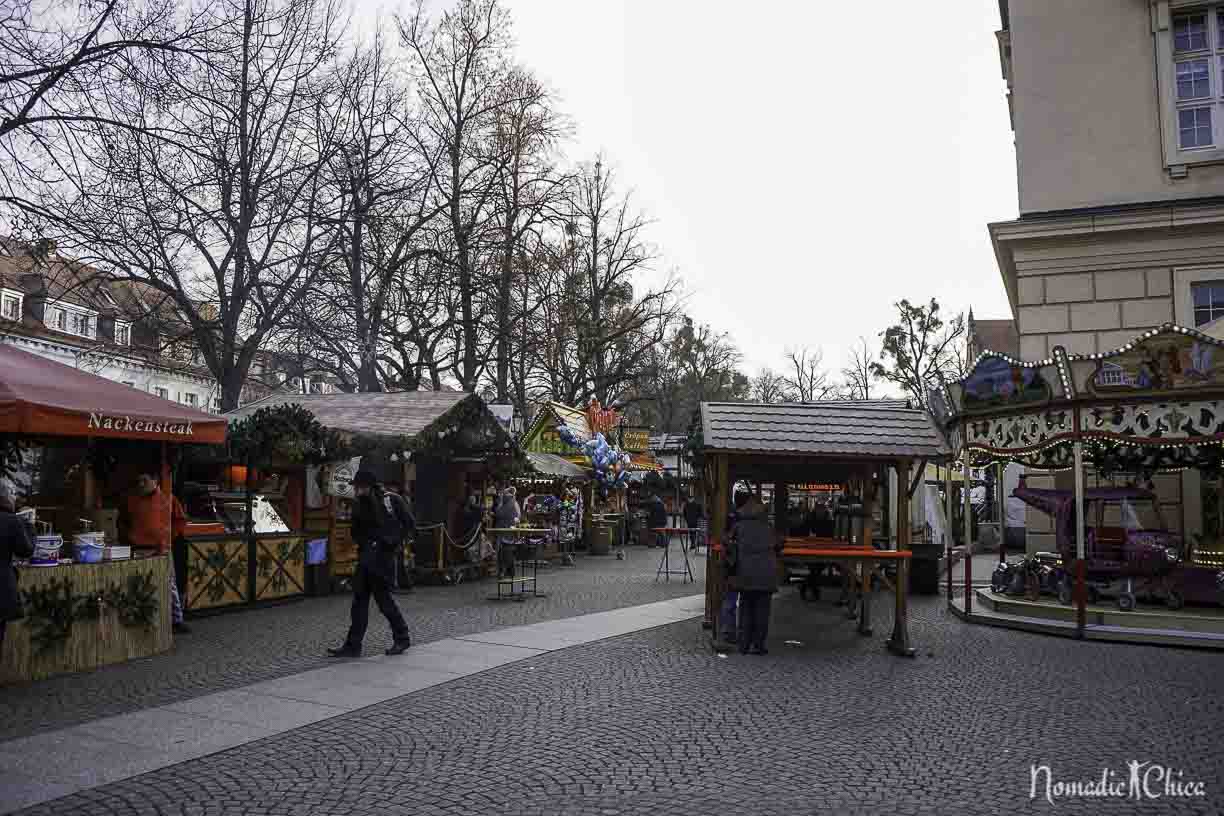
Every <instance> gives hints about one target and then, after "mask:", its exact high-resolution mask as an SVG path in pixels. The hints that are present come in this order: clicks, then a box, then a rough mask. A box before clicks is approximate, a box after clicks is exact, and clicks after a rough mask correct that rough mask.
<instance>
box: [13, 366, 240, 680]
mask: <svg viewBox="0 0 1224 816" xmlns="http://www.w3.org/2000/svg"><path fill="white" fill-rule="evenodd" d="M225 435H226V424H225V420H223V419H221V418H219V417H216V416H212V415H210V414H205V413H202V412H200V411H196V410H193V409H190V408H186V407H184V406H181V405H177V404H175V403H172V402H169V401H167V400H163V399H160V398H158V397H154V396H151V395H149V394H146V393H144V392H142V391H138V390H136V389H134V388H131V387H129V386H126V385H122V384H120V383H116V382H112V381H110V380H106V379H103V378H101V377H97V376H95V375H93V374H89V373H87V372H84V371H80V370H78V369H75V368H71V367H69V366H65V365H62V364H60V363H56V362H54V361H51V360H47V359H45V358H43V357H38V356H35V355H33V354H29V353H27V352H24V351H21V350H19V349H16V348H14V347H12V346H8V345H0V459H2V460H3V462H2V464H3V466H4V467H3V471H4V474H3V475H5V476H6V477H7V478H8V479H9V480H10V481H11V482H12V483H13V486H14V487H15V489H16V493H17V494H18V509H22V508H25V509H26V510H27V512H31V511H32V514H33V516H34V523H35V525H36V528H37V531H38V532H39V533H40V535H41V536H42V538H41V540H40V546H39V547H38V548H37V549H36V552H35V558H33V559H31V560H30V561H31V563H29V564H21V565H20V566H19V570H20V573H21V575H20V582H19V588H20V591H21V592H22V594H23V596H24V598H25V601H26V603H25V607H26V617H25V618H24V619H23V620H20V621H17V622H14V623H10V624H9V626H8V629H7V633H6V635H5V638H4V651H3V656H2V658H3V659H2V660H0V682H3V683H13V682H21V681H27V680H37V679H41V678H44V677H48V676H51V675H54V674H60V673H64V672H72V671H81V670H84V669H91V668H94V667H97V666H102V665H106V664H109V663H118V662H122V661H125V660H130V659H134V658H138V657H146V656H148V655H151V654H156V653H159V652H164V651H166V650H167V649H169V648H170V646H171V644H172V642H173V639H172V634H171V626H170V592H169V585H170V579H169V567H170V564H169V559H168V556H166V555H162V554H159V553H157V552H156V551H152V550H150V551H145V550H141V549H138V548H133V547H131V546H130V544H131V542H130V541H128V540H126V539H125V538H124V537H122V535H121V530H122V529H123V528H122V527H120V525H119V521H120V518H119V517H120V507H121V506H122V504H123V502H124V500H125V494H126V493H127V491H128V489H129V488H130V487H131V486H132V484H133V483H134V481H135V479H136V477H137V475H139V474H140V473H152V474H154V475H158V476H160V489H161V490H162V491H163V492H164V493H167V494H168V493H170V491H171V485H172V478H171V467H172V461H173V460H174V459H175V458H177V454H178V449H179V446H181V445H183V444H197V445H219V444H222V443H224V442H225ZM165 508H166V509H165V512H166V517H165V520H164V522H165V529H166V530H167V532H168V531H169V529H170V527H171V522H170V512H171V510H170V502H169V500H167V501H166V502H165ZM57 542H62V545H57ZM56 550H58V557H57V553H56V552H55V551H56Z"/></svg>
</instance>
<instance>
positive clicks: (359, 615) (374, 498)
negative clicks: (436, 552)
mask: <svg viewBox="0 0 1224 816" xmlns="http://www.w3.org/2000/svg"><path fill="white" fill-rule="evenodd" d="M352 484H353V492H354V493H355V494H356V500H355V501H354V503H353V541H354V542H356V544H357V547H358V560H357V571H356V572H355V573H354V574H353V608H352V613H351V623H350V625H349V631H348V637H346V638H345V639H344V645H342V646H340V647H339V648H337V649H328V650H327V653H328V654H329V655H331V656H332V657H361V643H362V641H363V640H365V633H366V628H367V627H368V626H369V624H370V596H371V595H372V596H373V597H374V603H376V604H378V611H380V612H382V613H383V616H384V617H386V619H387V623H388V624H390V625H391V636H392V637H393V638H394V641H395V642H394V644H393V645H392V646H391V648H390V649H388V650H387V654H389V655H398V654H403V653H404V650H405V649H407V648H408V647H409V646H410V645H411V640H410V638H409V637H408V624H407V623H406V622H405V621H404V615H403V613H401V612H400V610H399V607H398V606H396V605H395V600H394V599H393V598H392V597H391V585H392V584H393V583H394V581H395V553H396V551H397V549H398V546H399V539H398V538H397V536H398V535H399V533H400V523H399V522H398V521H397V520H396V518H395V516H394V514H393V513H391V512H389V511H388V507H387V504H386V503H385V502H384V497H383V495H382V491H381V490H380V489H379V488H378V480H377V479H376V478H375V476H374V474H373V473H371V472H370V471H368V470H359V471H357V475H356V476H354V477H353V482H352Z"/></svg>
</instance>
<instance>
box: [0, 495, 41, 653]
mask: <svg viewBox="0 0 1224 816" xmlns="http://www.w3.org/2000/svg"><path fill="white" fill-rule="evenodd" d="M16 509H17V508H16V504H15V502H14V500H13V494H12V491H11V489H10V488H9V486H8V483H7V482H0V653H3V650H4V630H5V629H6V628H7V627H8V622H9V621H11V620H19V619H20V618H21V617H23V615H22V608H21V594H20V591H19V590H18V588H17V569H16V568H15V567H14V566H13V559H14V558H29V557H30V556H31V555H33V554H34V539H33V537H32V536H31V535H30V529H29V526H28V525H27V523H26V521H25V520H24V519H22V518H21V517H19V516H18V515H17V514H16V513H14V512H13V511H14V510H16Z"/></svg>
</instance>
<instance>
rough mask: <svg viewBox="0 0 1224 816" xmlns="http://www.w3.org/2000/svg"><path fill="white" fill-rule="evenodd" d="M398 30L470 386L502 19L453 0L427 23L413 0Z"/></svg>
mask: <svg viewBox="0 0 1224 816" xmlns="http://www.w3.org/2000/svg"><path fill="white" fill-rule="evenodd" d="M399 30H400V39H401V41H402V43H403V45H404V47H405V48H406V49H407V50H408V51H409V52H410V53H411V55H412V57H413V63H412V65H413V74H414V80H415V82H416V86H417V88H418V95H419V98H420V102H421V116H422V123H423V133H424V134H426V135H427V136H428V138H430V139H432V140H435V141H436V143H437V144H438V145H439V147H440V148H441V151H442V161H441V162H439V164H438V166H437V169H436V171H435V172H434V173H433V174H432V182H433V187H434V190H435V191H436V193H437V195H438V196H440V198H441V200H442V202H443V203H444V205H445V211H446V218H447V219H448V222H449V224H448V227H449V231H450V233H451V235H450V239H451V241H452V242H453V250H454V255H453V257H452V259H451V262H452V263H453V266H454V270H455V279H454V285H455V288H456V290H457V294H458V298H459V304H458V305H459V309H458V315H457V318H458V323H457V331H455V332H454V333H453V335H452V341H453V342H452V346H451V353H452V355H453V357H454V369H455V372H454V373H455V376H456V378H457V379H458V381H459V383H460V385H461V386H462V387H463V388H464V390H470V391H474V390H476V387H477V384H478V381H479V380H480V377H481V375H482V374H483V372H484V369H485V367H486V365H487V362H488V354H487V353H486V350H487V349H486V346H487V345H488V342H489V341H488V338H487V335H486V333H485V332H483V331H482V330H483V328H484V327H485V326H486V318H487V315H488V304H487V302H486V300H487V299H486V298H485V297H484V293H485V291H486V287H485V286H484V283H485V282H484V280H483V279H482V275H483V274H484V273H485V269H484V266H485V264H486V261H487V259H486V257H485V253H486V252H487V251H488V250H489V244H491V242H492V238H491V236H489V235H488V231H489V221H490V218H491V217H492V210H493V207H494V206H495V204H496V196H497V191H498V189H499V184H498V180H499V179H498V171H499V164H500V163H499V155H498V153H497V150H496V144H495V141H496V139H495V136H496V133H497V127H498V122H499V119H500V118H501V116H502V113H503V111H504V110H505V109H506V107H507V105H508V104H510V103H511V102H512V101H513V99H514V97H513V94H511V93H507V86H508V83H509V82H510V78H511V76H512V74H513V66H512V65H511V62H510V46H511V39H510V16H509V14H508V13H507V12H506V11H505V9H503V8H501V6H500V5H499V4H498V2H497V0H459V3H458V4H457V6H456V7H455V8H454V9H453V10H450V11H447V12H444V13H443V14H442V15H441V16H440V17H439V18H438V20H437V21H436V22H434V21H431V20H430V19H429V18H428V17H427V15H426V14H425V10H424V6H423V5H422V4H420V3H418V4H417V6H416V8H415V9H414V10H413V12H412V13H411V14H410V15H408V16H407V17H401V18H399Z"/></svg>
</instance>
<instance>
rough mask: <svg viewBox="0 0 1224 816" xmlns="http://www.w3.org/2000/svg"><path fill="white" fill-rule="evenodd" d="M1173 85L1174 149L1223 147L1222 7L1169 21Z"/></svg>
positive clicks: (1223, 13) (1223, 60) (1223, 36)
mask: <svg viewBox="0 0 1224 816" xmlns="http://www.w3.org/2000/svg"><path fill="white" fill-rule="evenodd" d="M1173 83H1174V88H1173V99H1174V105H1175V106H1176V114H1175V115H1176V118H1177V147H1178V149H1179V150H1203V149H1205V148H1213V147H1215V146H1217V145H1221V144H1224V138H1222V137H1221V135H1220V134H1217V133H1216V132H1215V131H1216V129H1217V128H1220V127H1222V126H1221V124H1220V120H1221V119H1224V111H1221V110H1220V106H1221V100H1222V99H1224V5H1217V6H1214V7H1212V8H1209V9H1204V10H1201V11H1195V12H1192V13H1190V14H1182V15H1178V16H1177V17H1174V18H1173Z"/></svg>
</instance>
